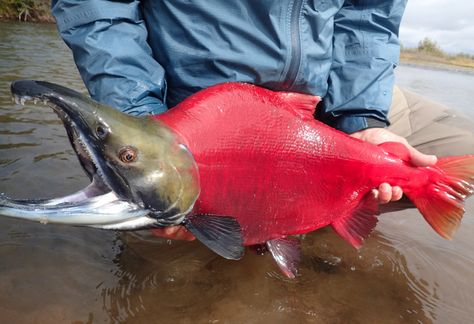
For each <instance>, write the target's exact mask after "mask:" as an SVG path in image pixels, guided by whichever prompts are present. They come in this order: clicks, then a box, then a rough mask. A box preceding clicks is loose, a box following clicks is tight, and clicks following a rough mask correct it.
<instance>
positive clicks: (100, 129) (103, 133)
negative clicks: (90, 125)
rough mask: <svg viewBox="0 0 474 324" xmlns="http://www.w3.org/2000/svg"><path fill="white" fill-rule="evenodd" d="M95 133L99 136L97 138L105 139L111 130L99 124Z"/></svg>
mask: <svg viewBox="0 0 474 324" xmlns="http://www.w3.org/2000/svg"><path fill="white" fill-rule="evenodd" d="M95 133H96V134H97V137H99V138H100V139H104V138H105V137H106V136H107V134H108V133H109V130H108V128H107V127H106V126H104V125H102V124H99V125H97V127H96V129H95Z"/></svg>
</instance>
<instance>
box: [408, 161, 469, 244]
mask: <svg viewBox="0 0 474 324" xmlns="http://www.w3.org/2000/svg"><path fill="white" fill-rule="evenodd" d="M436 168H438V169H439V170H438V172H437V174H436V176H435V177H434V178H432V179H431V180H432V182H431V183H429V184H428V185H426V186H425V187H423V188H421V190H418V191H416V192H411V193H407V196H408V197H409V198H410V200H411V201H413V203H414V204H415V205H416V207H417V208H418V209H419V210H420V212H421V214H422V215H423V217H424V218H425V219H426V221H427V222H428V223H429V224H430V225H431V227H433V229H434V230H435V231H436V232H438V234H439V235H441V236H442V237H444V238H447V239H451V238H452V236H453V234H454V232H455V231H456V229H457V228H458V226H459V224H460V222H461V218H462V216H463V214H464V200H465V199H466V198H467V197H468V196H470V195H472V194H473V193H474V156H457V157H448V158H441V159H439V160H438V163H437V164H436Z"/></svg>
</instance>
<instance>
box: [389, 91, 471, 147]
mask: <svg viewBox="0 0 474 324" xmlns="http://www.w3.org/2000/svg"><path fill="white" fill-rule="evenodd" d="M392 98H393V99H392V106H391V107H390V113H389V120H390V122H391V125H390V126H389V127H388V130H390V131H392V132H393V133H395V134H397V135H400V136H403V137H405V138H406V139H407V141H408V143H410V144H411V145H412V146H414V147H415V148H416V149H417V150H419V151H420V152H423V153H426V154H434V155H437V156H448V155H465V154H474V122H473V121H472V120H470V119H469V118H467V117H465V116H463V115H462V114H461V113H458V112H456V111H455V110H453V109H451V108H448V107H446V106H443V105H441V104H439V103H436V102H433V101H431V100H428V99H426V98H423V97H422V96H420V95H417V94H415V93H413V92H411V91H408V90H405V89H401V88H399V87H397V86H395V87H394V89H393V97H392Z"/></svg>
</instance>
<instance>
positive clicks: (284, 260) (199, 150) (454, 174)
mask: <svg viewBox="0 0 474 324" xmlns="http://www.w3.org/2000/svg"><path fill="white" fill-rule="evenodd" d="M12 90H13V93H14V95H16V96H18V98H19V99H20V101H21V100H23V99H33V100H34V99H39V100H41V101H45V102H46V103H47V104H48V105H49V106H51V107H52V108H53V109H54V110H55V111H56V112H57V113H58V115H59V117H60V118H61V119H62V120H63V123H64V124H65V127H66V130H67V131H68V135H69V139H70V141H71V144H72V146H73V147H74V149H75V151H76V153H77V155H78V157H79V160H80V161H81V164H82V166H83V168H84V169H85V171H86V173H87V174H88V175H89V177H90V178H91V180H92V184H91V186H89V187H88V188H86V189H84V190H82V191H80V192H78V193H76V194H73V195H70V196H66V197H63V198H58V199H54V200H52V202H51V201H50V202H49V203H46V204H45V203H44V202H36V203H34V202H25V201H15V200H12V199H9V198H6V197H4V196H2V197H0V198H1V199H0V214H4V215H6V216H11V217H18V218H24V219H31V220H36V221H38V220H44V217H46V216H47V217H49V220H53V222H56V223H61V222H62V223H66V224H71V225H85V226H92V227H101V228H105V229H122V230H134V229H140V228H148V227H152V226H169V225H180V224H181V225H184V226H186V228H188V230H190V231H191V232H192V233H193V234H194V235H195V236H196V237H197V238H198V239H199V240H201V242H203V243H204V244H206V245H207V246H208V247H209V248H211V249H212V250H213V251H215V252H216V253H218V254H220V255H222V256H224V257H226V258H229V259H239V258H240V257H241V256H242V254H243V246H244V245H255V244H266V245H267V248H268V249H269V250H270V252H271V253H272V255H273V257H274V258H275V260H277V263H278V265H279V267H280V268H281V269H282V271H283V272H284V273H285V274H286V275H287V276H289V277H294V276H295V275H296V269H297V263H298V260H299V252H298V248H299V243H298V242H297V240H295V239H293V238H291V237H289V236H291V235H298V234H303V233H308V232H311V231H314V230H316V229H318V228H321V227H324V226H327V225H331V226H332V227H333V228H334V229H335V231H336V232H337V233H338V234H339V235H340V236H341V237H342V238H343V239H345V240H346V241H348V242H349V243H350V244H352V245H353V246H354V247H360V246H361V245H362V243H363V241H364V239H366V238H367V237H368V235H369V234H370V233H371V231H372V230H373V228H374V227H375V226H376V224H377V216H378V215H379V213H380V210H379V206H378V202H377V200H376V199H375V198H374V196H373V194H372V189H374V188H377V187H378V186H379V185H380V184H381V183H383V182H388V183H390V184H391V185H398V186H400V187H401V188H402V189H403V190H404V193H405V194H406V195H407V196H408V198H410V200H411V201H412V202H413V203H414V204H415V206H416V207H417V208H418V209H419V210H420V211H421V213H422V215H423V216H424V217H425V219H426V220H427V221H428V223H429V224H430V225H431V226H432V227H433V228H434V229H435V230H436V231H437V232H438V233H439V234H440V235H442V236H443V237H445V238H451V237H452V235H453V233H454V231H455V230H456V228H457V227H458V226H459V224H460V221H461V217H462V215H463V213H464V207H463V203H464V200H465V199H466V198H467V197H468V196H470V195H471V194H472V193H473V192H474V156H462V157H448V158H440V159H439V161H438V163H437V164H436V166H434V167H424V168H421V167H414V166H412V165H411V164H410V162H409V161H408V156H409V154H408V152H407V149H406V148H405V147H404V146H403V145H401V144H399V143H384V144H382V145H379V146H375V145H372V144H370V143H366V142H363V141H360V140H357V139H355V138H352V137H350V136H348V135H346V134H344V133H341V132H339V131H337V130H335V129H332V128H330V127H328V126H326V125H324V124H322V123H320V122H318V121H317V120H315V119H314V117H313V115H314V109H315V107H316V104H317V103H318V101H319V100H320V98H319V97H316V96H310V95H305V94H297V93H287V92H273V91H270V90H267V89H264V88H261V87H257V86H253V85H250V84H243V83H224V84H220V85H216V86H213V87H210V88H208V89H205V90H202V91H200V92H198V93H196V94H195V95H192V96H191V97H189V98H188V99H186V100H184V101H183V102H182V103H180V104H179V105H177V106H176V107H174V108H172V109H170V110H169V111H168V112H166V113H164V114H161V115H157V116H151V117H147V118H137V117H132V116H128V115H125V114H123V113H120V112H118V111H117V110H115V109H113V108H111V107H107V106H103V105H99V104H97V103H95V102H93V101H92V100H90V99H88V98H86V97H84V96H82V95H80V94H78V93H76V92H74V91H72V90H70V89H67V88H64V87H61V86H58V85H54V84H50V83H46V82H38V81H19V82H17V83H15V84H14V86H12ZM98 125H99V126H100V128H101V129H99V128H98ZM104 134H105V135H104ZM123 157H125V159H128V157H130V160H129V161H128V160H127V161H125V162H124V161H122V162H123V163H122V162H120V160H121V159H122V158H123ZM124 163H125V164H124ZM89 195H92V197H89ZM84 196H85V197H86V199H85V200H84V199H83V197H84ZM105 197H108V199H110V201H107V203H106V204H105V205H104V206H107V208H108V210H117V208H118V209H119V210H120V212H119V214H118V215H112V214H111V213H108V214H107V215H104V216H100V215H99V216H98V217H99V219H97V218H96V219H94V220H93V221H91V222H90V223H88V222H87V215H92V214H93V213H94V209H93V204H92V203H91V202H92V201H93V202H94V204H96V205H97V203H98V202H100V203H102V201H103V199H104V198H105ZM81 199H82V200H81ZM35 208H39V210H42V213H43V216H42V217H38V216H37V215H36V216H34V215H32V211H34V210H35ZM78 208H79V209H78ZM77 210H79V212H78V211H77ZM59 213H63V214H64V215H65V216H64V217H65V218H63V219H62V220H61V217H57V216H58V214H59ZM74 213H75V214H74ZM99 214H100V213H99ZM44 215H46V216H44ZM117 216H118V218H117ZM101 217H103V218H101ZM106 217H108V218H106ZM78 219H79V220H80V222H78V221H77V220H78Z"/></svg>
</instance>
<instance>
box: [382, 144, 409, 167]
mask: <svg viewBox="0 0 474 324" xmlns="http://www.w3.org/2000/svg"><path fill="white" fill-rule="evenodd" d="M378 146H380V147H381V148H382V149H383V150H384V151H385V152H387V153H390V154H392V155H395V156H397V157H399V158H400V159H402V160H403V161H406V162H410V160H411V159H410V151H408V148H407V147H406V146H405V145H403V144H402V143H398V142H385V143H381V144H379V145H378Z"/></svg>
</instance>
